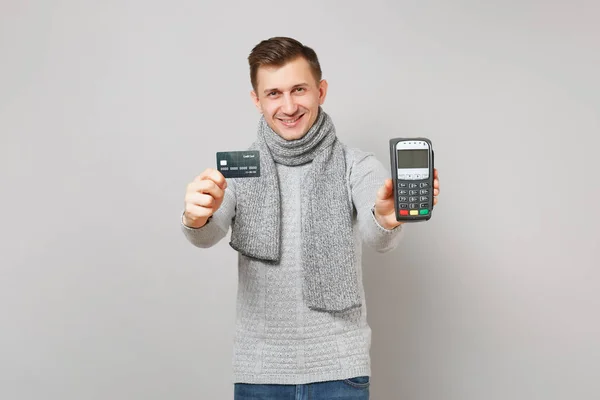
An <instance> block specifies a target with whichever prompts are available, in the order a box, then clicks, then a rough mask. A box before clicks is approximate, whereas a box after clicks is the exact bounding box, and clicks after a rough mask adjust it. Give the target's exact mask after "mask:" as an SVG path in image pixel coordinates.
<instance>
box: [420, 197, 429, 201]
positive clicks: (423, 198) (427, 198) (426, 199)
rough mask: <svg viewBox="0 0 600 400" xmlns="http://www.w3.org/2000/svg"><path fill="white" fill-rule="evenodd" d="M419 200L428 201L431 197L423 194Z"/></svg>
mask: <svg viewBox="0 0 600 400" xmlns="http://www.w3.org/2000/svg"><path fill="white" fill-rule="evenodd" d="M419 200H421V201H428V200H429V197H427V196H421V197H419Z"/></svg>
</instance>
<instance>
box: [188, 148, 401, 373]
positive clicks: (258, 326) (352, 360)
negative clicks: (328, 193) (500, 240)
mask: <svg viewBox="0 0 600 400" xmlns="http://www.w3.org/2000/svg"><path fill="white" fill-rule="evenodd" d="M344 154H345V159H346V175H347V179H346V182H347V185H348V186H347V188H346V193H347V195H348V196H349V197H350V198H351V199H352V203H353V205H354V212H353V219H352V228H353V231H352V238H353V243H354V246H355V252H354V258H355V259H354V265H355V267H356V273H357V277H358V281H359V296H360V300H361V306H360V307H358V308H354V309H351V310H349V311H347V312H345V313H324V312H319V311H315V310H312V309H310V308H309V307H308V305H307V303H306V300H305V298H304V296H303V293H302V292H303V282H304V268H303V267H302V265H301V263H300V259H301V254H302V248H301V242H300V237H301V218H302V214H301V204H302V199H301V185H302V180H303V178H304V177H305V175H306V174H307V173H308V171H309V168H310V163H309V164H305V165H301V166H285V165H282V164H276V170H277V174H278V176H279V182H280V183H281V185H280V191H281V221H282V224H281V226H282V230H281V260H280V262H279V264H278V265H276V266H274V265H273V264H272V263H269V262H264V261H261V260H258V259H255V258H251V257H246V256H244V255H242V254H240V255H239V256H238V260H239V262H238V295H237V312H236V322H235V327H236V328H235V335H234V353H233V372H234V374H233V381H234V382H243V383H259V384H260V383H262V384H305V383H310V382H319V381H327V380H337V379H347V378H350V377H353V376H360V375H370V373H371V369H370V368H371V365H370V355H369V352H370V346H371V329H370V327H369V325H368V323H367V309H366V305H365V302H364V290H363V285H362V263H361V258H362V250H361V243H365V244H367V245H368V246H371V247H372V248H374V249H376V250H377V251H380V252H385V251H389V250H392V249H393V248H394V247H395V246H396V245H397V244H398V243H399V241H400V240H401V237H402V232H403V230H404V229H405V228H404V226H405V225H401V226H400V227H398V228H395V229H393V230H386V229H383V228H382V227H380V226H379V225H378V224H377V221H376V220H375V218H374V216H373V213H372V207H373V205H374V203H375V198H376V193H377V190H378V189H379V188H380V187H381V185H382V184H383V181H384V179H385V178H386V177H388V176H389V173H388V172H387V169H385V168H384V167H383V165H382V164H381V163H380V162H379V161H377V160H376V159H375V157H373V155H371V154H368V153H364V152H362V151H359V150H355V149H348V148H345V147H344ZM237 189H238V188H237V187H236V182H235V181H234V180H228V187H227V189H226V191H225V198H224V200H223V203H222V205H221V207H220V208H219V210H218V211H217V212H216V213H215V214H214V216H213V218H212V219H211V220H210V222H209V223H208V224H206V225H205V226H204V227H202V228H199V229H193V228H188V227H186V226H185V225H183V224H181V226H182V230H183V233H184V234H185V237H186V238H187V240H189V241H190V242H191V243H192V244H193V245H195V246H197V247H200V248H207V247H211V246H213V245H215V244H216V243H218V242H219V241H220V240H221V239H223V238H224V237H225V236H226V235H227V233H228V230H229V228H230V226H231V223H232V219H233V218H234V217H235V205H236V191H237ZM202 251H209V250H202ZM202 254H203V253H202V252H200V253H199V255H198V263H199V266H200V267H202V266H203V265H204V264H205V263H206V260H203V258H202ZM370 267H377V265H371V266H370Z"/></svg>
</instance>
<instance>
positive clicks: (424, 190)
mask: <svg viewBox="0 0 600 400" xmlns="http://www.w3.org/2000/svg"><path fill="white" fill-rule="evenodd" d="M421 194H429V189H421Z"/></svg>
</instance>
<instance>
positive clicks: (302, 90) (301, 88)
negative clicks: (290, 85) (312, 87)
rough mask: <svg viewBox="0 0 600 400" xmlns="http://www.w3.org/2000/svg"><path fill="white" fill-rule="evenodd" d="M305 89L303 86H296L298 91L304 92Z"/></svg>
mask: <svg viewBox="0 0 600 400" xmlns="http://www.w3.org/2000/svg"><path fill="white" fill-rule="evenodd" d="M304 90H305V89H304V88H303V87H299V88H296V92H304Z"/></svg>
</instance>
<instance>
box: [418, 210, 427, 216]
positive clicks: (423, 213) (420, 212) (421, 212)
mask: <svg viewBox="0 0 600 400" xmlns="http://www.w3.org/2000/svg"><path fill="white" fill-rule="evenodd" d="M419 214H421V215H427V214H429V210H427V209H424V210H420V211H419Z"/></svg>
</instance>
